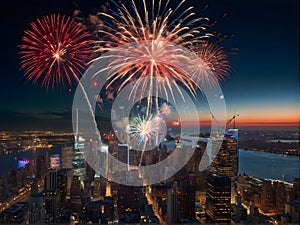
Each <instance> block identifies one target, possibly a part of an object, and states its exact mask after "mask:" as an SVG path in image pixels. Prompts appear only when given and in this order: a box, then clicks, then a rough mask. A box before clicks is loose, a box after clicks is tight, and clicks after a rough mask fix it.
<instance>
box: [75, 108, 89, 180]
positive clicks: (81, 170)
mask: <svg viewBox="0 0 300 225" xmlns="http://www.w3.org/2000/svg"><path fill="white" fill-rule="evenodd" d="M78 117H79V115H78V109H76V131H75V143H74V154H73V163H72V166H73V173H74V176H77V177H78V179H79V181H80V182H81V183H83V181H84V179H85V175H86V169H85V164H86V162H85V158H84V150H85V141H86V140H85V139H84V138H83V137H82V136H80V135H79V133H78V127H79V123H78V122H79V121H78Z"/></svg>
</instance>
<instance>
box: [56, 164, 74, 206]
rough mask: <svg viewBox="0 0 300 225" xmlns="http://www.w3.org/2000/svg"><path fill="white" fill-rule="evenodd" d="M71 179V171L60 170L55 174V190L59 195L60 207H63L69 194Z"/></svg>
mask: <svg viewBox="0 0 300 225" xmlns="http://www.w3.org/2000/svg"><path fill="white" fill-rule="evenodd" d="M72 178H73V171H72V169H60V170H59V171H58V172H57V188H58V191H59V195H60V205H61V206H64V205H65V204H66V201H67V199H68V198H69V197H70V194H71V184H72Z"/></svg>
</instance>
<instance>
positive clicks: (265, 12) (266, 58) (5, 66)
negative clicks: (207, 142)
mask: <svg viewBox="0 0 300 225" xmlns="http://www.w3.org/2000/svg"><path fill="white" fill-rule="evenodd" d="M173 1H176V0H173ZM62 2H63V3H62ZM74 2H76V4H77V5H78V6H79V9H80V10H81V11H82V12H83V13H85V14H89V13H93V12H97V11H98V10H97V8H100V6H101V4H103V3H104V1H100V0H98V1H95V0H92V1H89V0H85V1H84V0H81V1H74ZM187 5H194V6H195V11H196V13H199V16H204V17H209V18H210V19H211V20H218V23H217V24H216V26H215V27H214V29H215V30H216V31H217V32H221V33H223V34H228V35H229V36H230V35H233V37H230V38H228V39H226V40H225V41H224V42H223V43H222V44H223V45H224V47H225V48H237V49H238V51H237V54H235V55H230V61H231V64H232V67H233V71H232V73H231V75H230V77H229V78H228V79H227V80H225V81H224V82H222V83H221V87H222V90H223V93H224V97H225V101H226V104H227V110H228V117H231V116H232V115H233V113H234V110H236V111H237V112H238V113H240V121H241V123H246V122H250V123H254V122H256V121H257V122H266V123H267V124H268V123H274V122H278V123H282V122H285V123H288V122H296V121H297V120H298V119H297V118H298V115H299V111H298V110H299V1H298V0H287V1H282V0H251V1H240V0H222V1H220V0H203V1H201V0H200V1H198V0H197V1H196V0H187ZM205 5H208V8H207V9H206V10H204V11H203V10H201V9H203V8H204V6H205ZM74 9H76V6H75V4H74V3H73V1H69V0H64V1H62V0H51V1H42V0H28V1H17V0H10V1H8V2H7V5H3V4H2V13H1V15H0V26H1V31H2V32H1V43H2V51H1V61H0V62H1V69H0V73H1V76H0V96H1V103H2V104H1V105H0V130H6V129H47V128H48V127H49V128H56V129H61V128H66V129H68V130H71V113H70V107H71V105H72V99H73V92H72V91H71V92H70V91H68V87H60V88H57V89H54V90H49V91H48V92H47V91H46V90H45V89H42V88H40V87H39V86H37V85H33V84H32V83H31V82H26V81H25V79H24V77H23V73H24V72H23V71H21V70H19V66H20V59H19V55H18V49H17V45H18V44H20V41H21V37H22V35H23V31H24V30H25V29H27V28H29V23H30V22H31V21H33V20H35V19H37V18H40V17H42V16H44V15H47V14H50V13H58V12H59V13H65V14H68V15H72V12H73V10H74ZM224 13H227V16H226V17H225V18H223V19H221V20H220V18H222V16H223V14H224ZM74 88H75V87H72V90H74ZM49 118H52V120H51V125H49V124H50V123H49Z"/></svg>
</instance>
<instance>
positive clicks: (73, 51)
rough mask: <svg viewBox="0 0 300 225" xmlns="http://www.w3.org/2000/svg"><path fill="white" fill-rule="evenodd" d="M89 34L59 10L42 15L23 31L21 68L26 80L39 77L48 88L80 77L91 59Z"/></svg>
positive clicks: (20, 52) (38, 79)
mask: <svg viewBox="0 0 300 225" xmlns="http://www.w3.org/2000/svg"><path fill="white" fill-rule="evenodd" d="M92 41H93V38H92V35H91V34H90V33H89V32H88V31H87V29H86V27H85V26H84V25H83V24H81V23H79V22H77V21H75V19H73V18H72V17H68V16H65V15H60V14H52V15H50V16H44V17H43V18H41V19H37V20H36V21H34V22H31V23H30V29H28V30H25V31H24V35H23V37H22V44H20V45H19V46H18V47H19V49H20V51H19V54H20V55H21V69H24V71H25V76H26V79H27V80H33V82H34V83H36V82H38V81H41V85H42V87H46V88H47V89H48V88H49V87H50V86H52V88H53V87H54V86H55V85H56V84H61V83H62V84H64V83H65V81H66V82H67V83H68V84H69V85H71V84H72V82H73V81H74V80H75V81H79V79H80V77H81V75H82V73H83V70H84V69H85V68H86V65H87V63H88V62H89V61H90V60H91V54H92V50H91V48H90V47H91V43H92Z"/></svg>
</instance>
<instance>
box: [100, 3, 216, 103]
mask: <svg viewBox="0 0 300 225" xmlns="http://www.w3.org/2000/svg"><path fill="white" fill-rule="evenodd" d="M147 3H149V2H147ZM147 3H146V1H145V0H144V1H143V7H142V10H140V9H139V7H137V5H136V3H135V1H131V4H130V6H131V7H130V8H127V7H126V6H125V5H124V4H121V6H120V7H117V12H115V13H99V16H100V17H103V21H104V23H103V24H100V26H99V29H98V33H99V36H100V37H101V40H100V41H98V42H97V45H98V49H96V51H97V52H100V53H105V52H109V53H110V56H111V57H112V58H114V59H113V62H112V63H111V64H110V66H108V67H107V68H106V70H107V71H114V73H112V74H111V76H109V78H108V86H115V89H116V91H120V90H121V89H122V88H123V87H124V86H126V85H127V84H129V83H130V82H132V81H135V82H134V85H133V87H132V92H131V95H130V97H135V96H136V95H137V93H139V94H140V93H141V92H142V93H147V92H149V93H147V95H148V101H149V103H148V104H149V106H150V105H151V101H152V98H151V95H152V90H153V88H156V89H157V91H160V92H163V93H165V95H166V96H168V95H171V96H172V97H173V98H174V96H173V91H174V90H173V88H172V87H171V86H172V85H175V89H176V90H177V91H179V92H180V88H179V86H180V85H181V86H184V87H185V88H186V89H187V90H188V91H189V92H190V93H191V94H192V95H194V96H195V95H196V92H197V88H198V85H197V83H196V82H195V81H194V79H192V77H191V75H190V74H188V73H187V72H186V71H184V70H182V69H181V68H183V67H185V66H186V65H189V64H192V61H191V58H190V56H186V55H184V54H183V51H182V49H180V48H181V47H182V48H189V47H191V46H193V45H195V44H196V43H198V42H200V41H201V40H202V39H205V38H208V37H210V36H211V35H210V34H209V33H207V32H206V31H205V26H202V25H201V24H202V23H204V22H205V21H207V18H197V17H196V16H195V13H194V12H193V7H188V8H187V9H184V10H182V9H181V7H183V4H184V1H181V2H180V4H179V5H178V6H177V7H176V8H175V9H174V10H173V9H172V8H170V7H169V3H170V2H169V1H166V2H164V1H162V0H159V1H152V5H150V6H149V5H147ZM174 44H175V45H178V46H179V48H178V47H176V46H174ZM124 45H126V47H124V48H121V49H120V48H117V47H118V46H124ZM120 56H124V57H120ZM101 57H102V56H100V58H101ZM105 57H107V56H105ZM125 58H126V60H124V59H125ZM98 59H99V58H97V59H95V60H98ZM174 65H176V66H174ZM95 76H97V74H95ZM143 78H145V79H143ZM150 92H151V93H150ZM157 108H158V107H157Z"/></svg>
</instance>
